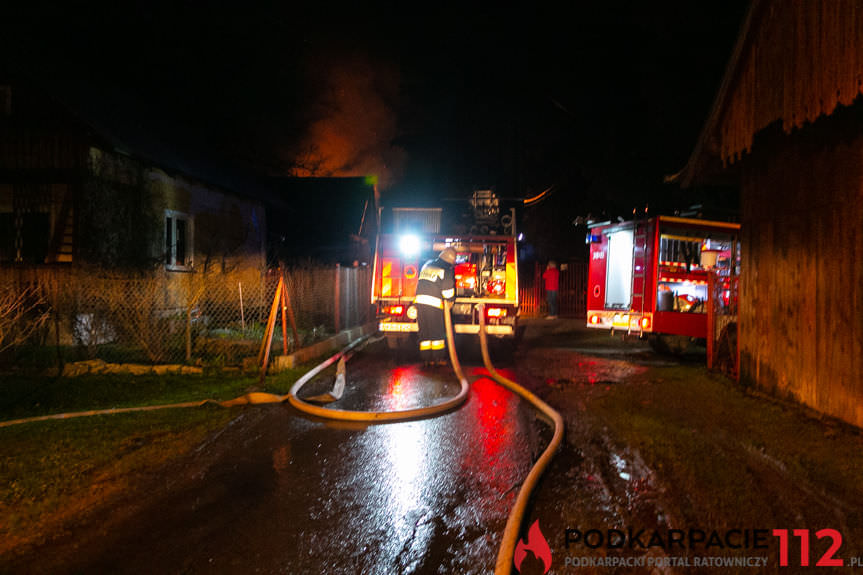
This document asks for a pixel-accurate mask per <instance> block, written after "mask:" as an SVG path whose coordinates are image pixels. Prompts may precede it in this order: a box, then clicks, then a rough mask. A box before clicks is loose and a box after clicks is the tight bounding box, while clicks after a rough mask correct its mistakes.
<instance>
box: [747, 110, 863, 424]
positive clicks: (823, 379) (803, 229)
mask: <svg viewBox="0 0 863 575" xmlns="http://www.w3.org/2000/svg"><path fill="white" fill-rule="evenodd" d="M831 128H832V129H831ZM744 168H745V169H744V174H743V195H742V214H741V215H742V246H743V265H744V271H743V276H742V278H741V298H740V355H741V360H740V361H741V365H740V370H741V380H743V381H745V382H750V383H756V384H757V385H759V386H761V387H764V388H766V389H768V390H771V391H774V392H776V393H777V394H779V395H785V396H790V397H792V398H794V399H796V400H798V401H800V402H802V403H805V404H807V405H809V406H811V407H813V408H815V409H817V410H819V411H822V412H824V413H827V414H829V415H832V416H835V417H838V418H840V419H843V420H845V421H848V422H850V423H852V424H855V425H857V426H863V377H861V369H863V353H861V352H863V130H859V129H858V130H857V135H856V136H853V137H849V135H848V133H847V132H846V133H845V134H844V135H842V134H840V130H839V129H837V126H836V122H833V123H832V124H831V125H830V126H827V127H824V126H822V127H821V128H819V129H817V130H816V129H810V130H804V131H803V132H802V133H800V132H798V133H796V134H794V135H792V136H785V137H782V136H779V137H775V138H773V139H772V140H770V141H768V142H765V143H764V145H762V144H761V143H759V144H758V146H756V148H755V153H754V155H753V157H752V158H751V159H750V160H748V161H747V162H744Z"/></svg>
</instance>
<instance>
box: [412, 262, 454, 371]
mask: <svg viewBox="0 0 863 575" xmlns="http://www.w3.org/2000/svg"><path fill="white" fill-rule="evenodd" d="M455 256H456V253H455V250H454V249H452V248H445V249H444V250H443V251H442V252H441V253H440V255H438V257H437V259H435V260H430V261H428V262H426V263H425V264H424V265H423V267H422V269H421V270H420V273H419V280H418V281H417V291H416V294H417V295H416V298H415V299H414V303H415V304H416V306H417V324H418V326H417V328H418V331H419V334H418V335H419V348H420V358H422V360H423V362H424V363H425V365H435V364H436V365H446V353H445V350H446V324H445V323H444V315H443V314H444V313H445V310H444V304H445V303H447V304H449V303H450V302H452V300H453V299H455V272H454V271H453V264H454V263H455Z"/></svg>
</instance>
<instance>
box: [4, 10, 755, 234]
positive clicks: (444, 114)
mask: <svg viewBox="0 0 863 575" xmlns="http://www.w3.org/2000/svg"><path fill="white" fill-rule="evenodd" d="M69 4H72V3H61V4H59V5H57V6H46V5H44V4H38V3H36V4H34V3H27V4H26V7H21V8H19V9H18V11H17V12H15V11H14V10H13V13H12V14H10V15H9V18H7V19H6V21H5V22H4V24H3V29H4V38H3V41H4V45H3V46H2V52H3V54H4V61H3V62H2V63H0V65H2V66H3V67H4V68H6V72H7V73H9V72H11V73H15V74H23V75H25V76H27V77H29V78H31V79H33V80H34V81H37V82H38V83H40V84H42V85H44V86H45V87H46V88H47V89H48V90H50V91H52V92H53V93H54V94H56V95H57V96H58V97H59V98H61V99H63V100H64V101H66V102H69V103H70V105H72V106H73V107H76V108H77V109H80V110H83V111H84V113H85V114H87V115H90V116H92V117H94V118H95V120H96V121H97V123H99V124H101V125H107V126H110V127H111V129H112V130H114V131H115V133H116V134H118V137H120V138H121V139H123V138H124V137H127V138H128V140H129V141H135V140H136V139H146V140H147V141H148V142H150V143H151V144H153V143H154V142H155V147H156V148H157V149H159V146H160V143H161V144H163V145H162V147H161V148H160V149H164V150H165V153H166V154H174V155H178V156H184V155H185V156H186V157H189V158H191V157H195V158H204V159H205V160H202V161H201V163H200V165H203V166H221V167H224V166H232V167H233V168H236V169H243V170H249V171H253V172H255V173H258V174H266V175H277V176H283V175H320V176H325V175H365V174H368V173H374V174H377V175H378V177H379V181H380V182H381V188H382V193H383V197H384V200H385V201H396V200H399V201H411V200H425V201H432V202H434V201H435V199H436V198H445V197H461V196H464V195H467V194H469V193H470V191H471V190H472V189H477V188H493V189H495V190H496V191H497V192H498V194H499V195H501V196H503V197H513V198H515V197H525V196H532V195H534V194H536V193H538V192H540V191H542V190H544V189H546V188H548V187H550V186H554V187H553V191H554V193H553V194H551V195H550V196H549V199H548V200H546V202H544V203H543V204H542V205H541V206H538V207H537V208H535V209H534V210H533V213H532V214H527V222H526V225H528V226H530V225H531V221H533V226H534V228H536V227H537V225H536V224H537V222H545V224H546V225H548V224H551V223H552V222H554V223H555V224H556V225H559V227H561V228H566V227H568V226H569V227H571V225H570V224H569V223H568V222H571V220H572V219H573V218H574V217H575V216H577V215H584V214H586V213H588V212H591V213H594V214H599V213H604V214H607V215H616V214H626V213H627V212H630V213H631V210H632V208H634V207H636V206H638V207H643V206H644V205H645V204H650V205H651V209H655V210H657V211H659V210H662V209H664V210H673V209H679V208H684V207H686V205H688V204H689V203H695V201H699V200H700V198H697V197H694V196H690V195H684V194H681V193H680V192H679V191H678V190H677V189H676V188H673V187H671V186H668V185H665V184H663V183H662V176H664V175H666V174H670V173H674V172H677V171H678V170H679V169H681V168H682V167H683V165H684V164H685V162H686V159H687V157H688V155H689V153H690V151H691V150H692V148H693V146H694V144H695V140H696V138H697V135H698V132H699V130H700V128H701V126H702V124H703V123H704V121H705V119H706V117H707V114H708V112H709V109H710V105H711V103H712V100H713V97H714V95H715V93H716V91H717V89H718V87H719V83H720V81H721V78H722V73H723V71H724V68H725V64H726V63H727V61H728V58H729V56H730V54H731V50H732V47H733V43H734V40H735V38H736V34H737V31H738V29H739V26H740V24H741V22H742V19H743V17H744V15H745V9H746V6H747V2H743V1H740V0H737V1H716V2H674V3H654V2H632V3H631V4H627V3H598V2H591V3H568V4H562V5H559V6H532V7H523V8H516V9H509V10H504V9H501V7H500V5H498V6H496V7H495V8H493V9H489V10H488V11H482V10H480V9H479V8H464V7H462V8H458V9H451V10H448V9H447V7H445V6H443V5H429V4H425V3H423V4H414V3H400V4H394V5H392V6H389V7H381V6H378V7H372V6H373V5H372V4H363V6H362V8H361V9H362V11H358V10H359V9H358V8H357V7H354V8H352V9H350V10H344V9H340V8H339V7H338V6H337V5H332V4H329V5H327V6H325V7H323V8H307V7H301V6H299V5H296V4H295V3H284V2H283V3H274V4H272V5H263V4H260V5H257V7H255V6H251V5H247V4H245V3H244V4H240V3H236V4H233V5H227V4H219V5H214V4H213V3H205V2H188V1H187V2H180V1H177V2H158V1H156V2H146V3H143V2H142V3H138V2H116V3H107V2H105V3H92V2H90V3H74V6H71V5H69ZM7 32H8V33H7ZM0 73H3V71H2V69H0ZM691 200H694V201H691Z"/></svg>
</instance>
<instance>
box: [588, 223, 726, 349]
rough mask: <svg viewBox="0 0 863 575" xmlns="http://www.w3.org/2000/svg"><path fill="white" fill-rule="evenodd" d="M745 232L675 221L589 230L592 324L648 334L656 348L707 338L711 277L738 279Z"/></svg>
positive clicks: (722, 225) (600, 225)
mask: <svg viewBox="0 0 863 575" xmlns="http://www.w3.org/2000/svg"><path fill="white" fill-rule="evenodd" d="M739 230H740V225H739V224H736V223H729V222H719V221H708V220H700V219H692V218H681V217H672V216H656V217H651V218H645V219H639V220H632V221H621V222H616V223H612V222H603V223H596V224H591V225H589V226H588V233H587V242H588V243H589V244H590V256H589V258H590V260H589V272H588V293H587V326H588V327H591V328H599V329H608V330H612V331H621V332H624V333H626V334H636V335H638V336H640V337H649V339H650V340H651V343H652V344H654V347H663V345H662V342H663V340H664V339H665V340H666V341H667V340H668V338H667V337H665V336H672V337H674V336H677V337H683V338H689V339H690V340H692V339H695V340H701V339H705V338H706V337H707V315H706V314H707V305H706V304H707V299H708V297H709V293H708V287H707V286H708V273H710V272H711V271H712V272H714V273H716V274H717V275H718V276H719V277H720V279H722V278H730V277H731V276H732V275H735V276H736V274H732V272H734V271H736V268H737V267H738V266H739V254H740V250H739V241H738V235H739ZM722 293H723V297H726V298H727V297H729V295H728V294H729V293H730V292H729V291H723V292H722ZM725 303H726V304H727V303H728V302H725Z"/></svg>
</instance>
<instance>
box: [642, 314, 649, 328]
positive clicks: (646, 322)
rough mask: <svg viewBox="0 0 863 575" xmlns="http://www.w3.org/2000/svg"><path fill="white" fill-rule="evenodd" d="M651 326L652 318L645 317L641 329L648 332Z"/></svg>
mask: <svg viewBox="0 0 863 575" xmlns="http://www.w3.org/2000/svg"><path fill="white" fill-rule="evenodd" d="M650 326H651V321H650V317H648V316H645V317H643V318H641V329H643V330H645V331H646V330H649V329H650Z"/></svg>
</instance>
